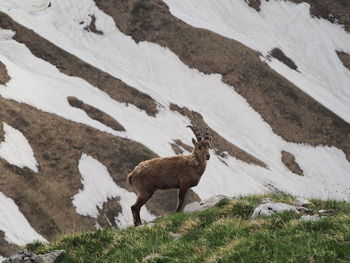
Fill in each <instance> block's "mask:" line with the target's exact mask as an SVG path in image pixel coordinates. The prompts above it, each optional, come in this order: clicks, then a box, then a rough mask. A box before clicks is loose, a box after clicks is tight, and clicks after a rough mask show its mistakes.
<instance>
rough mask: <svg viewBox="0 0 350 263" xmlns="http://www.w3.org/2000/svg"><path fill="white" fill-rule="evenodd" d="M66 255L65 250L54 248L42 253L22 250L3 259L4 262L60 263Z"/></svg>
mask: <svg viewBox="0 0 350 263" xmlns="http://www.w3.org/2000/svg"><path fill="white" fill-rule="evenodd" d="M64 257H65V251H64V250H54V251H51V252H49V253H46V254H42V255H35V254H34V253H31V252H29V251H26V250H22V251H18V252H16V254H14V255H12V256H10V257H8V258H7V259H5V260H3V261H2V263H59V262H61V261H62V260H63V259H64Z"/></svg>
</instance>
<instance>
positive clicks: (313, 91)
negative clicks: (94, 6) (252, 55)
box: [164, 0, 350, 122]
mask: <svg viewBox="0 0 350 263" xmlns="http://www.w3.org/2000/svg"><path fill="white" fill-rule="evenodd" d="M164 2H165V3H167V4H168V5H169V8H170V11H171V13H172V14H173V15H175V16H177V17H179V18H180V19H182V20H184V21H185V22H186V23H189V24H190V25H193V26H195V27H201V28H207V29H209V30H212V31H214V32H216V33H218V34H221V35H223V36H225V37H228V38H232V39H235V40H237V41H239V42H241V43H243V44H245V45H247V46H248V47H250V48H252V49H254V50H257V51H259V52H261V54H262V59H263V60H264V61H266V63H268V64H269V66H270V67H271V68H273V69H274V70H276V71H277V72H278V73H280V74H281V75H283V76H284V77H285V78H287V79H288V80H290V81H291V82H293V83H294V84H295V85H296V86H298V87H299V88H300V89H303V90H304V91H305V92H306V93H308V94H309V95H311V96H312V97H313V98H315V99H316V100H317V101H319V102H320V103H322V104H323V105H325V106H326V107H328V108H329V109H331V110H332V111H333V112H335V113H336V114H337V115H339V116H340V117H342V118H343V119H344V120H346V121H347V122H350V115H349V112H350V89H349V86H350V71H349V70H348V69H347V68H345V66H344V65H343V64H342V62H341V61H340V59H339V57H338V56H337V53H336V51H344V52H346V53H350V33H348V32H346V31H345V30H344V29H343V28H342V27H341V26H340V25H337V24H332V23H330V22H329V21H327V20H324V19H318V18H313V17H311V16H310V12H309V8H310V6H309V4H307V3H301V4H295V3H292V2H288V1H276V0H273V1H261V6H260V9H261V10H260V11H259V12H257V11H256V10H254V9H253V8H251V7H249V6H248V5H247V4H246V3H245V2H244V1H230V0H220V1H210V0H204V1H202V0H189V1H187V0H180V1H177V0H164ZM276 47H277V48H280V49H281V50H282V51H283V52H284V53H285V54H286V55H287V56H288V57H289V58H291V59H292V60H293V61H294V62H295V63H296V65H297V67H298V71H299V72H297V71H295V70H293V69H290V68H288V67H287V66H286V65H284V64H283V63H281V62H280V61H278V60H277V59H274V58H267V57H268V55H269V52H270V51H271V50H272V49H274V48H276Z"/></svg>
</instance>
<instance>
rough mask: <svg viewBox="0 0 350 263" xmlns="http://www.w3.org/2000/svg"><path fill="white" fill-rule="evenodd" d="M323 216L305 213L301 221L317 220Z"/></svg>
mask: <svg viewBox="0 0 350 263" xmlns="http://www.w3.org/2000/svg"><path fill="white" fill-rule="evenodd" d="M321 218H322V217H320V216H319V215H304V216H301V218H300V220H301V221H317V220H320V219H321Z"/></svg>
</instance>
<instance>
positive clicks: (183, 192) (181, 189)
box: [176, 188, 188, 212]
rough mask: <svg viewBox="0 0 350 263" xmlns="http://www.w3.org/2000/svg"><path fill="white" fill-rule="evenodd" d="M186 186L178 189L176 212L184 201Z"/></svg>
mask: <svg viewBox="0 0 350 263" xmlns="http://www.w3.org/2000/svg"><path fill="white" fill-rule="evenodd" d="M187 190H188V189H187V188H180V190H179V200H178V202H177V207H176V212H180V211H181V209H182V206H183V204H184V201H185V196H186V193H187Z"/></svg>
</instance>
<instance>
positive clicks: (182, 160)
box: [127, 137, 210, 226]
mask: <svg viewBox="0 0 350 263" xmlns="http://www.w3.org/2000/svg"><path fill="white" fill-rule="evenodd" d="M197 139H198V140H199V142H197V141H196V140H194V139H193V140H192V142H193V144H194V146H195V147H194V149H193V151H192V153H191V154H189V155H177V156H173V157H166V158H154V159H151V160H147V161H143V162H141V163H140V164H139V165H137V166H136V167H135V168H134V170H133V171H132V172H131V173H129V174H128V178H127V180H128V183H129V184H130V185H131V186H132V187H133V188H134V189H135V191H136V192H137V194H138V196H137V200H136V203H135V204H133V205H132V206H131V211H132V214H133V218H134V225H135V226H138V225H140V224H141V218H140V209H141V207H142V206H143V205H144V204H145V203H146V202H147V201H148V200H149V199H150V198H151V197H152V195H153V193H154V192H155V191H156V190H161V189H171V188H179V199H178V204H177V208H176V212H178V211H180V210H181V208H182V205H183V202H184V198H185V195H186V192H187V190H188V189H189V188H191V187H193V186H196V185H197V184H198V183H199V180H200V178H201V176H202V174H203V173H204V171H205V168H206V165H207V159H209V157H210V155H209V148H210V139H204V140H203V139H200V138H198V137H197Z"/></svg>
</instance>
